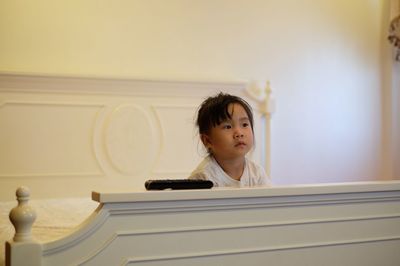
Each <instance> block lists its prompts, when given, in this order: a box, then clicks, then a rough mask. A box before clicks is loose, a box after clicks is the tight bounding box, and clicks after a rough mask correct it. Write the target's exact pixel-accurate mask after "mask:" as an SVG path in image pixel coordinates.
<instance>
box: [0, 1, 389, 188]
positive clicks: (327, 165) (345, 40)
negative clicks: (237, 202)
mask: <svg viewBox="0 0 400 266" xmlns="http://www.w3.org/2000/svg"><path fill="white" fill-rule="evenodd" d="M387 3H388V2H387V1H386V0H351V1H348V0H335V1H333V0H332V1H326V0H286V1H279V0H269V1H267V0H251V1H248V0H246V1H244V0H235V1H231V0H212V1H211V0H202V1H200V0H191V1H188V0H169V1H164V0H125V1H124V0H116V1H98V0H91V1H90V0H88V1H77V0H71V1H50V0H41V1H9V0H8V1H6V0H1V1H0V36H1V41H0V71H5V72H23V73H38V74H52V75H72V76H102V77H104V76H106V77H128V78H146V79H147V78H148V79H172V80H222V81H234V80H265V79H269V80H270V81H271V83H272V86H273V89H274V91H273V95H274V97H275V99H276V105H277V108H276V112H275V114H274V115H273V118H272V153H271V167H272V168H271V174H272V176H273V179H274V180H275V181H276V182H278V183H304V182H331V181H356V180H370V179H380V178H386V179H390V178H391V176H387V175H390V174H388V173H390V171H385V167H387V166H386V165H385V163H383V161H382V160H383V159H384V158H386V157H385V156H387V151H386V150H385V147H388V146H387V145H390V144H391V143H389V144H386V146H385V145H383V144H382V139H384V138H385V135H382V134H386V133H385V132H386V131H385V130H384V128H383V127H384V126H382V124H383V120H384V117H385V116H386V114H385V112H386V111H385V109H384V108H382V103H383V101H382V97H383V96H382V94H383V92H382V88H381V85H382V75H381V72H380V70H381V64H380V60H381V51H382V49H381V46H382V42H383V39H384V38H385V36H383V35H384V34H382V29H383V24H384V21H387V20H385V16H387V13H388V12H387V11H386V9H387V7H388V5H387ZM385 154H386V155H385ZM288 165H290V167H288Z"/></svg>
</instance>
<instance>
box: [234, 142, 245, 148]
mask: <svg viewBox="0 0 400 266" xmlns="http://www.w3.org/2000/svg"><path fill="white" fill-rule="evenodd" d="M243 146H246V143H244V142H238V143H236V144H235V147H243Z"/></svg>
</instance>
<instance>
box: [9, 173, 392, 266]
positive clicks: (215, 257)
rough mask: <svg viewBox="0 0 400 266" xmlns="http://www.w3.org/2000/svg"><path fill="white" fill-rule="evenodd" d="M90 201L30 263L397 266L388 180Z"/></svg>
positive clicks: (104, 195)
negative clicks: (80, 217)
mask: <svg viewBox="0 0 400 266" xmlns="http://www.w3.org/2000/svg"><path fill="white" fill-rule="evenodd" d="M93 199H94V200H96V201H98V202H99V203H100V206H99V208H98V209H97V210H96V211H95V212H94V213H93V214H92V216H91V217H89V218H88V220H86V221H85V222H84V223H83V224H82V225H81V226H80V228H79V229H78V230H77V231H75V232H74V233H73V234H71V235H69V236H67V237H65V238H63V239H60V240H58V241H54V242H50V243H44V244H38V245H39V246H40V249H41V255H40V256H39V257H37V256H36V257H35V256H34V258H35V259H37V260H38V261H39V262H40V264H38V265H267V264H268V265H278V266H280V265H302V266H303V265H304V266H306V265H328V266H334V265H349V266H350V265H351V266H358V265H359V266H376V265H383V266H397V265H398V264H399V262H400V253H399V252H398V247H399V245H400V182H398V181H390V182H389V181H388V182H367V183H352V184H350V183H349V184H331V185H318V186H293V187H272V188H253V189H212V190H191V191H155V192H145V191H138V192H134V193H114V192H108V191H105V192H93ZM27 243H28V244H27V246H28V245H31V244H29V242H27ZM17 244H19V246H17ZM21 247H24V245H23V244H22V246H21V243H13V242H10V243H8V248H9V250H10V252H11V253H13V254H14V258H15V257H19V258H21V257H26V256H27V255H28V254H30V249H29V248H26V249H25V250H24V249H22V248H21ZM36 247H37V246H36ZM32 250H34V249H32ZM32 252H33V253H35V252H34V251H32ZM9 265H11V266H16V265H24V264H23V263H13V262H11V263H10V264H9Z"/></svg>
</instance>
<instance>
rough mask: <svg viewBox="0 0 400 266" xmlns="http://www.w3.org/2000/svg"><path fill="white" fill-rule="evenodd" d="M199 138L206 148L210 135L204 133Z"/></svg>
mask: <svg viewBox="0 0 400 266" xmlns="http://www.w3.org/2000/svg"><path fill="white" fill-rule="evenodd" d="M200 139H201V142H203V145H204V147H206V148H207V149H208V148H209V147H210V145H211V140H210V137H209V136H208V135H206V134H201V135H200Z"/></svg>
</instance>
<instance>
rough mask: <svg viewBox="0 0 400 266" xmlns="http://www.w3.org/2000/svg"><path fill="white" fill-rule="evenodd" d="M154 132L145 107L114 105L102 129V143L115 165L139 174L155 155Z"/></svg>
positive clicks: (146, 167)
mask: <svg viewBox="0 0 400 266" xmlns="http://www.w3.org/2000/svg"><path fill="white" fill-rule="evenodd" d="M154 139H155V132H154V128H153V126H152V123H151V121H150V117H149V115H148V113H146V111H145V110H143V109H142V108H140V107H139V106H135V105H123V106H119V107H117V108H116V109H115V110H114V112H113V113H112V115H111V117H110V118H109V120H108V123H107V125H106V129H105V147H106V151H107V154H108V157H109V159H110V161H111V163H112V165H113V167H114V168H115V169H117V170H118V171H120V172H121V173H123V174H130V175H131V174H141V173H143V172H144V171H146V170H147V171H148V170H149V168H151V167H150V166H151V164H153V163H154V161H155V159H156V158H155V157H156V146H155V143H157V142H156V141H154Z"/></svg>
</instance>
